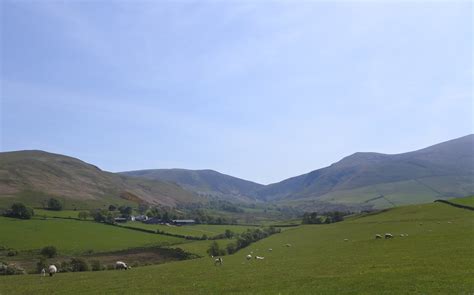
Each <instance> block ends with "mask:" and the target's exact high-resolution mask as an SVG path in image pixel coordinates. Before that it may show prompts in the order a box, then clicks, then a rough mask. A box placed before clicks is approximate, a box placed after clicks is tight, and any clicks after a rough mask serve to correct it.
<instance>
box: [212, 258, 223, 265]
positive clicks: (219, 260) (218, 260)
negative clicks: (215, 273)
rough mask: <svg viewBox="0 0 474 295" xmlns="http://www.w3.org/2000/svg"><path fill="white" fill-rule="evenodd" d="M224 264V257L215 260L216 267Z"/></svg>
mask: <svg viewBox="0 0 474 295" xmlns="http://www.w3.org/2000/svg"><path fill="white" fill-rule="evenodd" d="M223 262H224V259H222V257H218V258H216V259H215V260H214V265H217V264H219V265H222V263H223Z"/></svg>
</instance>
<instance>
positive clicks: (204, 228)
mask: <svg viewBox="0 0 474 295" xmlns="http://www.w3.org/2000/svg"><path fill="white" fill-rule="evenodd" d="M126 226H130V227H136V228H143V229H149V230H160V231H163V232H166V233H170V234H177V235H185V236H192V237H201V236H202V235H207V236H208V237H212V236H215V235H218V234H223V233H224V232H225V231H226V230H227V229H228V230H231V231H233V232H234V233H242V232H244V231H246V230H247V229H248V228H255V227H253V226H245V225H209V224H196V225H189V226H174V225H169V226H168V225H163V224H144V223H141V222H127V223H126Z"/></svg>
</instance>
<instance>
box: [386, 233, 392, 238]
mask: <svg viewBox="0 0 474 295" xmlns="http://www.w3.org/2000/svg"><path fill="white" fill-rule="evenodd" d="M385 238H386V239H392V238H393V235H392V234H391V233H386V234H385Z"/></svg>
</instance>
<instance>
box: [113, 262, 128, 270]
mask: <svg viewBox="0 0 474 295" xmlns="http://www.w3.org/2000/svg"><path fill="white" fill-rule="evenodd" d="M129 268H131V267H130V266H128V265H127V264H126V263H125V262H123V261H117V262H115V269H120V270H122V269H124V270H127V269H129Z"/></svg>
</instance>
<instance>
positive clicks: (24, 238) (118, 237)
mask: <svg viewBox="0 0 474 295" xmlns="http://www.w3.org/2000/svg"><path fill="white" fill-rule="evenodd" d="M183 241H184V239H180V238H175V237H169V236H164V235H156V234H147V233H142V232H138V231H133V230H129V229H122V228H119V227H117V226H110V225H105V224H99V223H95V222H91V221H77V220H65V219H48V220H40V219H31V220H19V219H13V218H6V217H0V245H2V246H6V247H9V248H14V249H16V250H37V249H40V248H42V247H44V246H48V245H54V246H56V247H57V248H58V250H59V252H60V253H63V254H77V253H81V252H84V251H86V250H94V252H100V251H113V250H120V249H126V248H131V247H145V246H158V245H160V246H163V245H171V244H177V243H181V242H183Z"/></svg>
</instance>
